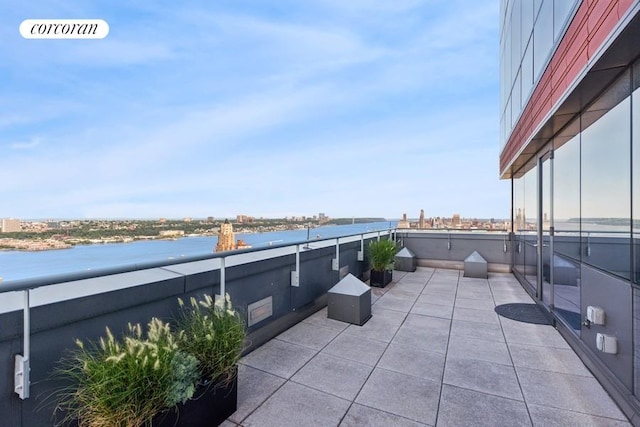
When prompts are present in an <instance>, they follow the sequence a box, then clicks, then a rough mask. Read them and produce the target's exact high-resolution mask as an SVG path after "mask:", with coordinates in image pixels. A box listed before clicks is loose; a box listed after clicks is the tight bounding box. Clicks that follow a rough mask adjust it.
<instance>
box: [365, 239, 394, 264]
mask: <svg viewBox="0 0 640 427" xmlns="http://www.w3.org/2000/svg"><path fill="white" fill-rule="evenodd" d="M397 251H398V247H397V246H396V243H395V242H394V241H393V240H391V239H381V240H374V241H372V242H370V243H369V247H368V255H369V263H370V264H371V268H372V269H374V270H375V271H385V270H393V267H394V265H395V256H396V252H397Z"/></svg>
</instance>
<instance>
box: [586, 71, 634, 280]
mask: <svg viewBox="0 0 640 427" xmlns="http://www.w3.org/2000/svg"><path fill="white" fill-rule="evenodd" d="M630 77H631V76H630V73H625V75H623V76H622V77H621V78H620V79H619V80H617V81H616V83H614V85H613V86H612V87H611V88H609V89H608V90H607V91H606V92H605V94H604V95H603V96H602V97H600V98H599V99H598V100H597V101H596V102H595V103H594V104H593V105H592V106H591V107H589V108H588V109H587V110H586V111H585V112H584V113H583V114H582V126H581V127H582V134H581V135H582V137H581V181H580V182H581V192H580V194H581V217H582V224H581V233H580V236H581V242H582V261H583V262H584V263H586V264H589V265H592V266H594V267H597V268H599V269H602V270H605V271H607V272H609V273H612V274H615V275H617V276H620V277H623V278H625V279H630V278H631V265H630V261H631V253H630V251H631V245H630V240H631V227H630V223H631V221H630V219H631V218H630V215H631V197H630V195H631V165H630V158H631V99H630V96H629V95H630V93H631V88H630V84H631V79H630Z"/></svg>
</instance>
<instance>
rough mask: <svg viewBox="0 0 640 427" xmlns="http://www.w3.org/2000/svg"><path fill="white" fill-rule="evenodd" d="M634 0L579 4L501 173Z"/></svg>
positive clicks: (511, 142)
mask: <svg viewBox="0 0 640 427" xmlns="http://www.w3.org/2000/svg"><path fill="white" fill-rule="evenodd" d="M633 4H634V1H633V0H585V1H583V2H582V3H581V4H580V7H579V8H578V10H577V12H576V15H575V16H574V18H573V20H572V21H571V24H569V28H568V29H567V32H566V33H565V36H564V37H563V39H562V40H561V42H560V44H559V45H558V48H557V49H556V51H555V53H554V54H553V58H552V59H551V63H550V64H551V66H550V67H547V69H546V70H545V72H544V73H543V75H542V77H541V78H540V81H539V83H538V85H537V86H536V88H535V90H534V92H533V94H532V95H531V98H530V100H529V103H528V104H527V105H526V106H525V108H524V109H523V110H524V111H523V113H522V115H521V116H520V120H519V121H518V123H517V124H516V126H515V127H514V129H513V132H512V133H511V136H510V137H509V141H508V142H507V144H506V145H505V146H504V148H503V150H502V153H501V154H500V174H504V173H505V172H506V168H507V167H508V165H509V164H510V163H511V162H512V161H513V160H515V156H516V155H517V154H518V152H519V151H520V149H521V148H522V147H523V145H524V143H525V142H526V141H527V140H528V139H529V138H531V137H532V133H533V131H534V130H535V129H536V128H537V127H538V126H539V125H540V123H541V122H542V120H543V119H544V118H545V117H546V115H547V114H548V113H549V111H551V109H552V108H553V107H554V105H556V103H557V102H558V101H559V100H560V99H561V98H562V96H563V95H564V93H565V92H566V90H567V89H568V88H569V87H570V86H571V85H572V84H573V82H574V80H575V79H576V77H577V76H578V75H579V73H580V72H581V71H582V70H583V69H584V67H585V66H586V65H587V64H588V62H589V59H590V58H591V57H593V55H594V54H595V53H596V52H597V51H598V49H600V47H601V46H602V43H603V42H604V41H605V40H606V39H607V37H608V36H609V34H611V32H612V31H613V29H615V27H616V25H617V24H618V22H619V20H620V18H621V17H622V16H624V14H625V13H626V12H627V10H629V7H631V5H633Z"/></svg>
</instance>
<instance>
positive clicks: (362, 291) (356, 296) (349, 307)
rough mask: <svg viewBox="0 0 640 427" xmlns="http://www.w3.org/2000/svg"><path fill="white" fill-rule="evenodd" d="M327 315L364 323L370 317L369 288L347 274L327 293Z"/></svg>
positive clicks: (350, 321)
mask: <svg viewBox="0 0 640 427" xmlns="http://www.w3.org/2000/svg"><path fill="white" fill-rule="evenodd" d="M327 299H328V302H327V317H328V318H329V319H334V320H340V321H342V322H347V323H353V324H354V325H360V326H362V325H364V324H365V322H366V321H367V320H369V318H370V317H371V288H370V287H369V286H368V285H367V284H366V283H364V282H362V281H360V280H358V278H356V277H355V276H354V275H353V274H348V275H347V276H345V278H344V279H342V280H340V281H339V282H338V283H337V284H336V285H335V286H334V287H333V288H331V289H329V291H328V293H327Z"/></svg>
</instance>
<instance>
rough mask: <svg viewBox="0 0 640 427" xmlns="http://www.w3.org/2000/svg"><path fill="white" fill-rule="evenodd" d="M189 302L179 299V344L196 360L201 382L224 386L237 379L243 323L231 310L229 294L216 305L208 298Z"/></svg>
mask: <svg viewBox="0 0 640 427" xmlns="http://www.w3.org/2000/svg"><path fill="white" fill-rule="evenodd" d="M189 302H190V304H188V305H187V304H185V303H184V302H183V301H182V300H181V299H178V303H179V304H180V308H181V313H180V317H179V318H178V329H179V330H180V331H181V333H180V337H179V342H178V344H179V346H180V348H181V349H182V350H183V351H185V352H186V353H189V354H192V355H194V356H195V357H196V358H197V359H198V361H199V368H200V372H201V374H202V378H201V379H202V382H204V383H208V382H210V381H214V380H215V381H216V382H217V383H218V385H221V386H224V385H226V384H228V383H229V382H230V381H232V380H233V379H234V377H235V376H236V372H237V370H236V368H237V364H238V360H240V355H241V354H242V350H243V349H244V339H245V324H244V320H243V318H242V316H241V315H240V314H239V313H237V312H236V311H234V310H233V309H232V305H231V300H230V298H229V294H226V295H225V298H224V299H220V300H218V301H216V302H215V303H214V302H213V298H212V297H211V296H210V295H205V296H204V298H203V299H202V300H199V301H198V300H196V299H195V298H191V299H190V301H189Z"/></svg>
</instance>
